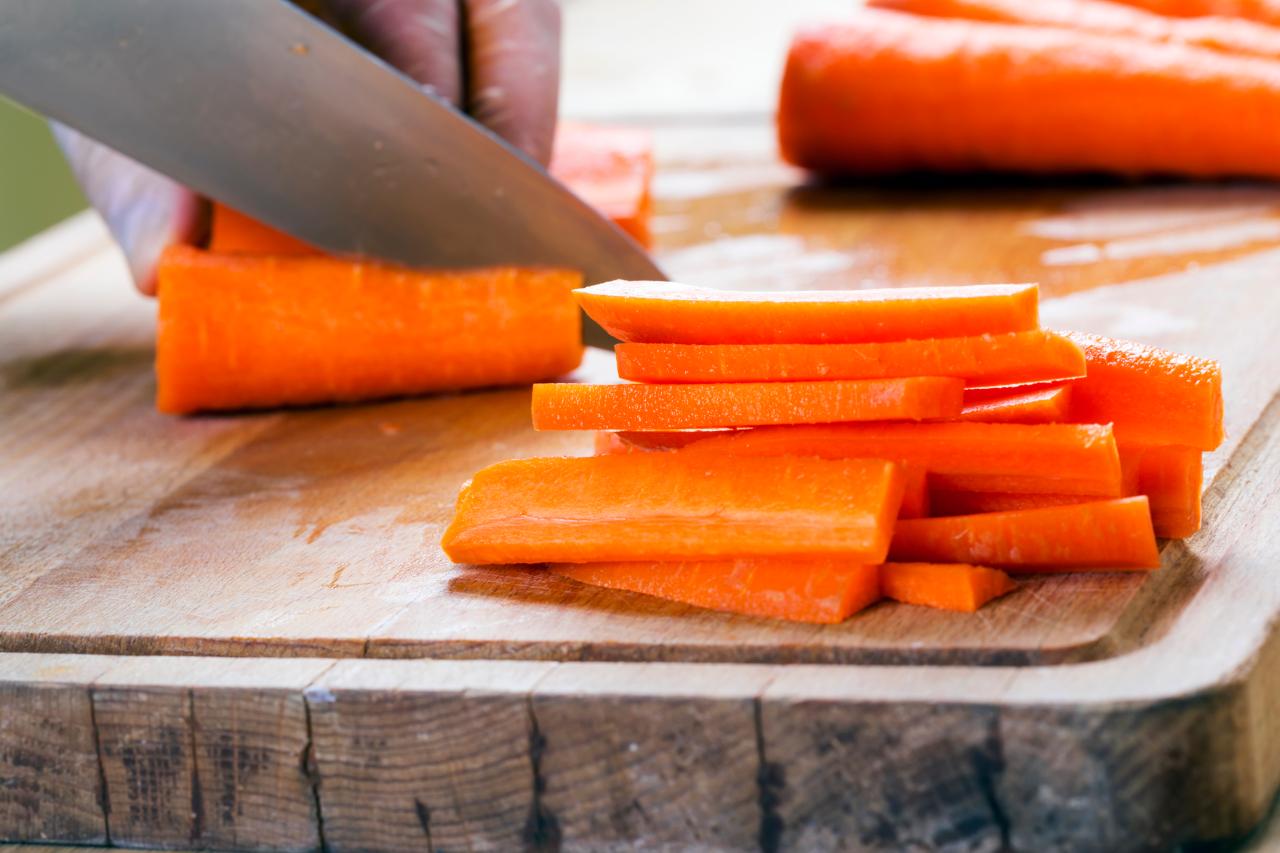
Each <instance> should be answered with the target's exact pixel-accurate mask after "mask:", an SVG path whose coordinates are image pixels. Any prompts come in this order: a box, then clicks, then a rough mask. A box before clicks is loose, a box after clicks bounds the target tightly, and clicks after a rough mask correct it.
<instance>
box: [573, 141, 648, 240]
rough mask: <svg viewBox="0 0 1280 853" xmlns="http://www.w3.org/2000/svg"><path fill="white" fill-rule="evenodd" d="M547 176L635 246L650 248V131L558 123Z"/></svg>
mask: <svg viewBox="0 0 1280 853" xmlns="http://www.w3.org/2000/svg"><path fill="white" fill-rule="evenodd" d="M549 171H550V172H551V175H552V176H553V177H555V178H556V179H557V180H559V181H561V182H563V183H564V184H566V185H567V186H568V187H569V189H571V190H573V191H574V192H575V193H577V194H578V196H580V197H581V198H582V200H583V201H585V202H587V204H589V205H591V206H592V207H594V208H595V209H596V210H598V211H600V213H601V214H603V215H604V216H606V217H608V218H609V219H611V220H613V223H614V224H615V225H617V226H618V227H619V228H621V229H622V230H623V231H626V232H627V233H628V234H630V235H631V236H632V237H634V238H635V240H636V242H638V243H640V245H642V246H646V247H647V246H650V245H652V243H653V235H652V234H651V233H650V230H649V220H650V219H651V218H652V215H653V197H652V195H651V193H650V189H649V185H650V182H651V181H652V179H653V138H652V136H651V135H650V133H649V131H647V130H643V129H639V128H627V127H595V126H591V125H584V124H566V123H561V125H560V127H559V129H558V130H557V131H556V141H555V148H554V150H553V152H552V154H551V167H550V169H549Z"/></svg>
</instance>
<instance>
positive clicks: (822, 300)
mask: <svg viewBox="0 0 1280 853" xmlns="http://www.w3.org/2000/svg"><path fill="white" fill-rule="evenodd" d="M1038 292H1039V291H1038V289H1037V287H1036V285H1034V284H984V285H971V286H968V287H903V288H890V289H885V290H823V291H807V290H796V291H788V292H782V293H778V292H770V293H756V292H750V291H735V290H709V289H707V288H702V287H691V286H689V285H686V284H674V283H670V282H656V281H611V282H607V283H605V284H597V285H594V286H592V287H586V288H583V289H582V290H579V291H578V293H577V297H578V301H579V303H581V305H582V308H583V310H584V311H586V312H587V314H588V315H590V317H591V318H592V319H593V320H595V321H596V322H597V323H599V324H600V325H601V326H602V327H604V329H605V331H607V332H608V333H609V334H611V335H613V336H614V337H615V338H617V339H618V340H620V341H629V342H639V343H674V344H840V343H865V342H883V341H905V340H909V339H913V338H947V337H964V336H973V335H985V334H1003V333H1006V332H1023V331H1028V330H1032V329H1035V328H1037V327H1038V324H1039V314H1038V311H1039V302H1038Z"/></svg>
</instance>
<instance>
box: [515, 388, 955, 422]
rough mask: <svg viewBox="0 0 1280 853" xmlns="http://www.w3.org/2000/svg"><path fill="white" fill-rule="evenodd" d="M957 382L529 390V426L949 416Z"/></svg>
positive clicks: (888, 419) (860, 419)
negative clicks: (531, 407) (530, 396)
mask: <svg viewBox="0 0 1280 853" xmlns="http://www.w3.org/2000/svg"><path fill="white" fill-rule="evenodd" d="M963 392H964V382H962V381H961V380H959V379H950V378H944V377H915V378H911V379H859V380H850V381H838V382H741V383H721V384H709V385H578V384H574V383H556V384H546V385H535V386H534V388H533V427H534V429H543V430H551V429H611V430H682V429H707V428H717V427H740V426H756V425H759V424H803V423H838V422H844V421H894V420H926V419H937V418H954V417H956V416H957V415H958V414H960V401H961V397H962V395H963Z"/></svg>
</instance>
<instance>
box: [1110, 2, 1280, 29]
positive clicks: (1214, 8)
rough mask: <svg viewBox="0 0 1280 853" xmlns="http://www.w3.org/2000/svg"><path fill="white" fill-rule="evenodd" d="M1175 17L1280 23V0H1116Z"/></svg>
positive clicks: (1278, 24)
mask: <svg viewBox="0 0 1280 853" xmlns="http://www.w3.org/2000/svg"><path fill="white" fill-rule="evenodd" d="M1114 2H1117V3H1122V4H1124V5H1126V6H1136V7H1138V8H1141V9H1146V10H1147V11H1149V12H1155V13H1156V14H1157V15H1167V16H1169V17H1171V18H1206V17H1223V18H1244V19H1246V20H1250V21H1259V22H1261V23H1264V24H1271V25H1273V26H1280V0H1114Z"/></svg>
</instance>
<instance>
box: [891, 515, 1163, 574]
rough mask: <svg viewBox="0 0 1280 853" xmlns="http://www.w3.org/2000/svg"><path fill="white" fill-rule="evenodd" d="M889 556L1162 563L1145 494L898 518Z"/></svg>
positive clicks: (1003, 564)
mask: <svg viewBox="0 0 1280 853" xmlns="http://www.w3.org/2000/svg"><path fill="white" fill-rule="evenodd" d="M889 556H890V558H891V559H892V560H893V561H895V562H931V563H975V564H980V565H989V566H996V567H1000V568H1014V569H1016V570H1018V571H1020V572H1036V571H1058V570H1063V569H1154V568H1158V567H1159V565H1160V553H1159V551H1157V549H1156V537H1155V533H1154V532H1153V531H1152V529H1151V512H1150V510H1149V509H1148V506H1147V499H1146V498H1145V497H1136V498H1119V499H1117V500H1111V501H1097V502H1094V503H1086V504H1074V505H1072V506H1055V507H1046V508H1044V509H1026V510H1015V511H1012V512H993V513H989V514H985V515H958V516H952V517H950V518H919V519H910V520H906V521H899V522H898V524H897V526H896V528H895V530H894V534H893V545H892V546H891V547H890V549H889Z"/></svg>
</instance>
